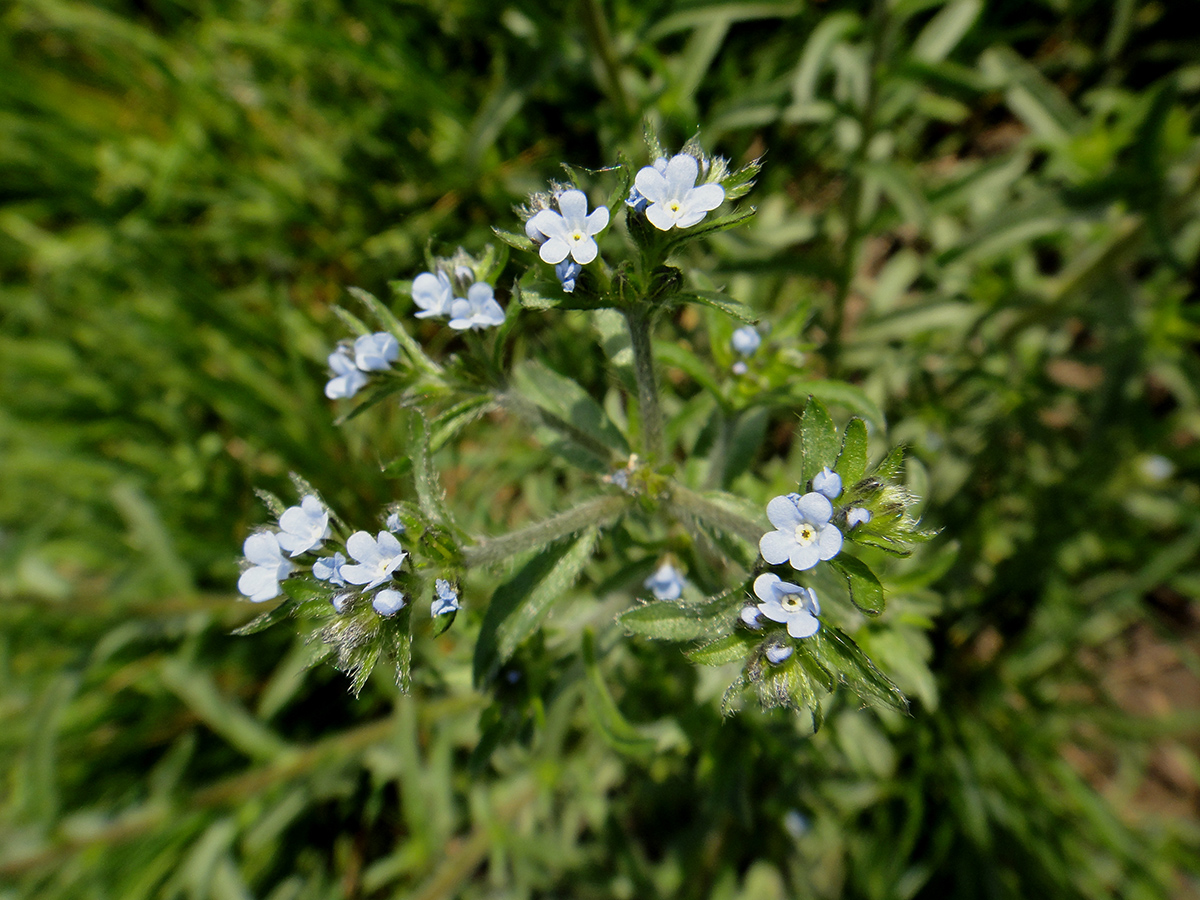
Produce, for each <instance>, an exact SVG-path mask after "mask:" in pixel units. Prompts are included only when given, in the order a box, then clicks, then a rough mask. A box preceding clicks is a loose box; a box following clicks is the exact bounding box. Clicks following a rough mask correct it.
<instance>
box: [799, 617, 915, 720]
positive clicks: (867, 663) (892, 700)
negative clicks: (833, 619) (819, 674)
mask: <svg viewBox="0 0 1200 900" xmlns="http://www.w3.org/2000/svg"><path fill="white" fill-rule="evenodd" d="M797 652H798V653H810V654H811V655H812V656H813V657H814V658H815V659H816V660H817V661H818V662H819V663H820V664H821V665H822V666H823V667H824V668H825V669H827V670H828V671H829V672H830V673H832V674H833V675H835V676H836V677H837V679H838V681H839V682H841V683H842V684H844V685H845V686H846V687H848V688H849V689H850V690H851V691H853V692H854V693H856V694H857V695H858V696H859V697H861V698H862V699H863V700H864V701H865V702H866V703H869V704H870V705H872V706H881V707H887V708H889V709H894V710H896V711H898V712H902V713H907V712H908V699H907V698H906V697H905V696H904V694H903V693H902V692H901V690H900V688H898V687H896V685H895V684H893V683H892V681H891V679H889V678H888V677H887V676H886V675H884V674H883V673H882V672H880V671H879V669H877V668H876V667H875V664H874V663H872V662H871V660H869V659H868V658H867V656H866V654H864V653H863V652H862V650H861V649H860V648H859V646H858V644H856V643H854V641H853V640H852V639H851V638H850V637H849V635H847V634H845V633H844V632H842V631H840V630H839V629H837V628H834V627H833V626H831V625H829V624H828V623H825V624H823V625H822V627H821V630H820V631H818V632H817V633H816V634H815V635H813V636H812V637H811V638H806V639H805V640H803V641H801V642H800V643H799V648H798V650H797Z"/></svg>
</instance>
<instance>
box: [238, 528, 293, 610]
mask: <svg viewBox="0 0 1200 900" xmlns="http://www.w3.org/2000/svg"><path fill="white" fill-rule="evenodd" d="M242 552H243V553H245V554H246V559H248V560H249V561H250V562H252V563H254V565H253V566H252V567H251V568H249V569H247V570H246V571H245V572H243V573H242V577H241V578H239V579H238V591H240V592H241V593H243V594H245V595H246V596H247V597H249V598H250V600H251V601H253V602H254V603H262V602H264V601H266V600H272V599H274V598H275V597H278V596H279V582H280V581H282V580H283V579H284V578H286V577H287V576H288V575H289V574H290V573H291V571H292V569H294V568H295V566H293V565H292V561H291V560H289V559H287V558H286V557H284V555H283V551H282V550H281V549H280V547H279V541H278V540H277V539H276V537H275V534H274V533H273V532H270V531H263V532H259V533H258V534H252V535H250V537H248V538H246V543H244V544H243V545H242Z"/></svg>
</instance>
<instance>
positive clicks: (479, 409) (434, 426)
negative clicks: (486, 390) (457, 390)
mask: <svg viewBox="0 0 1200 900" xmlns="http://www.w3.org/2000/svg"><path fill="white" fill-rule="evenodd" d="M494 408H495V401H494V400H493V399H492V398H491V397H489V396H487V395H485V394H480V395H479V396H476V397H468V398H467V399H466V400H463V401H462V402H461V403H456V404H454V405H453V406H451V407H450V408H449V409H447V410H444V411H443V412H441V413H439V414H438V415H437V417H436V418H435V419H434V420H433V422H432V423H430V428H429V452H430V453H437V452H438V451H439V450H441V449H442V447H444V446H446V444H447V442H448V441H450V440H451V439H452V438H453V437H454V436H455V435H457V434H458V433H459V432H460V431H462V429H463V428H465V427H466V426H467V425H469V424H471V423H472V422H474V421H475V420H476V419H478V418H481V417H482V416H485V415H487V414H488V412H490V411H491V410H492V409H494Z"/></svg>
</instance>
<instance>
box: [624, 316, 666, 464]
mask: <svg viewBox="0 0 1200 900" xmlns="http://www.w3.org/2000/svg"><path fill="white" fill-rule="evenodd" d="M625 322H626V324H628V326H629V342H630V345H631V346H632V348H633V373H634V375H635V376H636V377H637V386H638V411H639V412H640V413H641V417H642V453H643V454H644V455H645V457H646V458H647V459H648V460H650V462H651V463H652V464H660V463H662V462H663V461H664V460H663V457H664V456H665V447H664V443H663V419H662V409H661V408H660V407H659V405H658V382H657V381H655V378H654V352H653V350H652V349H651V346H650V314H649V313H647V312H645V311H643V310H640V309H636V308H635V309H627V310H625Z"/></svg>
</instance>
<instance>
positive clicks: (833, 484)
mask: <svg viewBox="0 0 1200 900" xmlns="http://www.w3.org/2000/svg"><path fill="white" fill-rule="evenodd" d="M813 490H814V491H816V492H817V493H818V494H824V495H825V496H826V497H828V498H829V499H830V500H836V499H837V497H838V494H840V493H841V492H842V476H841V475H839V474H837V472H834V471H832V470H831V469H830V468H829V466H826V467H825V468H823V469H822V470H821V471H820V472H818V473H817V474H816V475H814V476H813Z"/></svg>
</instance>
